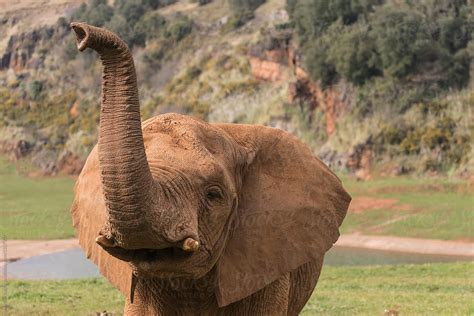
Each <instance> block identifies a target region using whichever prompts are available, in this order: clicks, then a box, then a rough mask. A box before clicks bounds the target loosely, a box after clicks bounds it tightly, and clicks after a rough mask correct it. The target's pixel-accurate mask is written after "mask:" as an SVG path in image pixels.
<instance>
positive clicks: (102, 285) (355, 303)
mask: <svg viewBox="0 0 474 316" xmlns="http://www.w3.org/2000/svg"><path fill="white" fill-rule="evenodd" d="M473 267H474V266H473V265H472V264H470V263H450V264H424V265H394V266H374V267H350V268H349V267H324V269H323V272H322V274H321V277H320V280H319V283H318V286H317V288H316V291H315V292H314V294H313V296H312V297H311V299H310V301H309V302H308V304H307V305H306V307H305V308H304V310H303V312H302V314H301V315H383V314H384V311H385V310H396V311H398V312H399V313H400V315H472V314H473V313H474V294H473V293H474V286H473V272H474V269H473ZM8 306H9V311H10V314H11V315H91V314H95V312H99V311H104V310H107V311H108V312H113V313H120V312H122V309H123V299H122V297H121V295H120V294H119V292H118V291H117V290H115V289H113V288H112V287H111V286H110V285H109V283H108V282H107V281H105V280H104V279H85V280H67V281H15V280H12V281H8Z"/></svg>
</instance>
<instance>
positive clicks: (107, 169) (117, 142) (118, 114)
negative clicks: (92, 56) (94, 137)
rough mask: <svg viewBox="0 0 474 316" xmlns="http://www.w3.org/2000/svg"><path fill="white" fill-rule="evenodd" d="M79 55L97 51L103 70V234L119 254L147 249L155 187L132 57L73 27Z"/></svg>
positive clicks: (104, 34)
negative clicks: (106, 220)
mask: <svg viewBox="0 0 474 316" xmlns="http://www.w3.org/2000/svg"><path fill="white" fill-rule="evenodd" d="M71 26H72V27H73V29H74V31H75V32H76V36H77V46H78V48H79V50H81V51H82V50H84V49H86V48H92V49H94V50H95V51H97V52H98V53H99V55H100V58H101V60H102V64H103V66H104V70H103V77H102V104H101V112H100V129H99V163H100V170H101V179H102V184H103V191H104V195H105V201H106V206H107V211H108V216H109V223H108V224H107V225H106V227H104V229H103V231H102V232H101V233H102V234H103V235H105V236H106V237H107V238H109V239H111V240H113V241H114V242H115V244H117V245H118V246H121V247H123V248H128V249H136V248H145V247H150V243H153V240H152V237H151V236H153V235H155V234H153V232H152V231H151V226H150V225H149V224H148V223H147V220H146V218H147V215H146V214H147V212H148V211H149V210H150V208H151V207H152V206H153V205H156V203H155V202H156V201H153V198H154V196H155V195H154V194H153V191H154V190H155V189H154V187H153V186H154V181H153V177H152V175H151V172H150V169H149V166H148V162H147V158H146V154H145V147H144V143H143V135H142V129H141V120H140V105H139V101H138V89H137V80H136V74H135V66H134V63H133V58H132V55H131V53H130V51H129V49H128V47H127V45H126V44H125V43H124V42H123V41H122V40H121V39H120V38H119V37H118V36H116V35H115V34H113V33H111V32H109V31H107V30H105V29H101V28H97V27H93V26H90V25H87V24H83V23H72V24H71Z"/></svg>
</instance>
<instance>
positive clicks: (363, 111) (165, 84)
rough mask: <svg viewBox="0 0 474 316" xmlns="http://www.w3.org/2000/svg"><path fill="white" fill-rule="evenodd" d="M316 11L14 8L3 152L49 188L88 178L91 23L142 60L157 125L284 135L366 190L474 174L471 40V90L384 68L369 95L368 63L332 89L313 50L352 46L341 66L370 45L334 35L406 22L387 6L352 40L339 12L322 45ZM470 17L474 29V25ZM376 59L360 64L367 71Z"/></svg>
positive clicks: (209, 5) (97, 72) (146, 4)
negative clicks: (80, 36) (382, 176)
mask: <svg viewBox="0 0 474 316" xmlns="http://www.w3.org/2000/svg"><path fill="white" fill-rule="evenodd" d="M323 2H324V1H323ZM348 2H350V1H348ZM461 2H462V1H461ZM305 3H306V2H304V3H300V4H298V1H296V2H295V1H291V2H290V1H289V2H288V3H285V2H284V1H283V0H269V1H266V2H263V3H262V1H255V0H254V1H248V0H247V1H242V0H231V1H227V0H214V1H207V0H199V1H198V2H193V1H176V2H175V1H174V0H158V1H156V0H133V1H132V0H131V1H123V0H115V1H105V0H91V1H88V2H84V3H83V1H79V0H44V1H41V4H40V2H39V1H22V2H21V5H11V4H7V2H6V1H1V0H0V12H2V13H1V16H0V111H1V112H0V113H1V116H0V149H1V151H3V152H5V153H7V154H8V155H9V156H10V157H11V158H12V159H28V160H30V161H31V162H32V163H33V164H34V165H36V166H37V167H38V168H40V169H41V170H42V171H43V172H44V173H46V174H54V173H58V172H64V173H69V174H77V173H78V172H79V171H80V169H81V167H82V165H83V163H84V160H85V158H86V157H87V155H88V152H89V151H90V150H91V148H92V146H93V145H94V144H95V142H96V138H97V125H98V111H99V102H100V78H101V69H100V63H99V61H98V58H97V56H95V55H94V53H92V52H87V53H83V54H78V52H77V50H76V48H75V45H74V39H73V35H72V34H71V31H70V29H69V26H68V24H69V22H70V21H72V20H79V21H85V22H88V23H91V24H94V25H98V26H103V27H106V28H109V29H112V30H114V31H115V32H117V33H118V34H120V35H121V37H122V38H124V39H125V40H126V41H127V43H128V44H129V46H130V47H132V50H133V54H134V57H135V62H136V68H137V73H138V79H139V85H140V91H139V92H140V97H141V106H142V114H143V117H144V118H148V117H150V116H152V115H155V114H159V113H164V112H169V111H174V112H181V113H188V114H191V115H195V116H198V117H200V118H202V119H205V120H208V121H210V122H238V123H256V124H266V125H270V126H274V127H278V128H282V129H285V130H288V131H289V132H291V133H294V134H295V135H297V136H298V137H300V138H301V139H302V140H303V141H304V142H306V143H307V144H308V145H309V146H310V147H311V148H312V149H313V150H314V152H315V154H317V155H319V156H320V157H321V158H322V159H323V160H325V162H326V163H328V164H330V165H331V166H332V167H333V168H335V169H339V170H343V171H349V172H353V173H355V174H357V175H358V176H359V177H361V178H366V177H368V176H369V175H370V173H371V172H378V171H377V170H383V171H384V172H385V173H393V174H400V173H408V172H417V173H421V172H451V173H453V172H454V173H455V174H459V175H466V174H469V173H472V172H473V170H474V158H473V156H474V154H473V153H474V152H473V150H474V149H473V147H474V146H472V140H473V139H474V137H473V130H474V128H473V121H474V120H473V108H474V95H473V93H472V91H473V84H472V80H470V78H471V77H472V73H473V72H472V63H471V62H470V61H471V59H472V47H473V45H472V43H471V44H469V43H470V41H471V40H470V39H471V37H469V40H468V44H469V45H470V46H469V45H468V44H466V47H468V48H470V49H471V50H468V49H467V48H466V52H467V53H465V54H464V55H462V56H463V57H462V58H464V59H463V63H458V64H453V65H452V66H453V67H460V68H462V69H461V70H460V73H463V74H465V73H467V79H466V78H464V77H463V78H464V79H462V80H464V81H462V84H459V85H455V86H449V87H447V88H443V87H441V88H436V89H435V88H433V86H429V87H430V88H429V89H425V90H423V91H422V90H421V88H420V87H421V85H419V84H417V83H419V82H422V83H425V82H427V80H428V79H429V78H431V77H434V76H439V73H438V72H435V71H434V70H433V71H432V72H418V73H410V79H409V80H407V79H406V77H403V78H395V79H394V76H393V74H392V72H390V71H392V70H393V69H392V68H393V67H392V65H389V66H390V67H392V68H383V67H384V66H383V65H384V64H383V63H382V64H381V65H382V66H377V67H378V68H374V69H375V70H374V69H372V68H371V69H372V70H374V71H373V74H374V75H370V76H367V78H365V77H364V82H363V83H360V82H358V81H357V80H359V79H360V78H362V77H361V76H355V77H354V76H352V75H353V74H354V73H357V72H354V71H352V72H351V69H353V68H354V67H352V68H351V67H350V66H351V65H358V62H357V58H356V59H354V58H355V57H357V55H356V56H355V57H350V58H349V64H347V63H346V64H345V63H344V60H345V59H344V58H342V57H341V59H338V60H336V61H334V63H335V64H336V65H337V67H336V66H334V69H335V70H334V74H336V75H334V76H332V77H331V80H327V79H328V78H326V77H324V76H323V77H322V76H320V75H321V73H323V74H327V73H328V71H327V69H329V68H330V66H331V60H332V59H330V58H328V59H325V60H323V61H322V65H325V67H326V68H324V67H322V66H321V64H318V63H315V62H314V60H315V57H317V56H322V53H321V51H313V50H312V49H313V48H311V47H309V46H308V45H307V43H320V45H321V46H318V47H324V45H327V43H328V41H329V42H331V43H336V44H337V43H339V40H340V41H341V42H342V44H344V45H346V46H344V45H342V44H341V45H342V46H341V47H340V49H338V50H337V52H340V51H344V52H346V51H348V50H347V49H346V48H347V45H349V46H350V47H355V46H354V45H355V43H359V42H360V38H358V37H355V38H352V39H351V38H350V37H349V38H348V37H343V36H341V37H339V36H333V35H331V34H337V32H341V31H344V32H345V31H347V30H348V29H344V28H345V27H350V28H351V30H352V28H355V26H354V25H357V27H358V28H362V27H370V23H372V22H370V21H372V20H371V19H373V20H374V21H376V20H377V19H376V15H377V14H378V13H377V12H379V10H382V9H383V10H385V11H387V10H392V9H390V8H389V9H387V8H386V7H387V5H385V4H384V1H378V2H377V3H374V4H373V5H372V6H371V7H370V8H369V9H364V10H368V11H361V12H358V13H357V14H356V16H359V17H361V16H364V19H362V18H359V20H358V21H355V22H351V23H352V24H351V25H350V26H347V25H345V24H344V23H345V22H344V21H345V20H344V16H341V17H338V15H337V14H338V13H337V12H338V11H337V10H336V11H335V12H336V13H335V18H333V19H332V20H331V21H329V22H328V23H326V24H327V25H329V26H331V25H334V26H331V27H329V28H327V27H326V28H325V29H321V33H320V34H319V35H318V34H316V33H314V34H312V35H311V36H313V38H310V37H308V34H307V33H305V31H302V30H303V29H304V30H306V29H307V26H304V25H302V23H300V22H299V21H302V20H301V19H300V18H302V17H304V16H303V15H304V14H303V15H302V13H301V12H305V11H304V10H302V11H301V9H298V8H300V7H303V8H304V6H305V5H306V4H305ZM310 9H311V10H307V11H308V12H313V13H314V12H318V11H317V8H316V9H315V8H310ZM326 9H327V10H329V9H328V8H326ZM326 9H325V10H326ZM398 9H400V8H398ZM299 10H300V11H299ZM315 10H316V11H315ZM330 10H335V9H334V8H330ZM463 10H467V9H463ZM288 12H289V13H290V14H288ZM328 12H330V11H328ZM331 12H332V11H331ZM381 12H382V11H381ZM314 14H316V13H314ZM453 14H454V13H453ZM463 14H466V16H467V18H466V19H472V11H469V12H467V13H463ZM372 17H374V18H372ZM309 20H310V19H309V18H307V17H306V18H305V21H309ZM362 20H363V21H362ZM318 21H319V20H318ZM377 21H378V20H377ZM472 21H474V19H473V20H468V22H469V23H472ZM468 22H465V23H467V24H466V25H468V26H469V25H470V26H469V27H471V26H472V24H469V23H468ZM363 23H365V24H363ZM374 23H376V22H374ZM377 23H378V22H377ZM456 23H457V22H456ZM459 23H464V22H459ZM359 24H360V25H359ZM367 25H368V26H367ZM374 25H375V24H374ZM463 25H464V24H463ZM316 26H317V24H316ZM305 27H306V28H305ZM463 27H464V26H463ZM467 30H468V31H467V32H471V31H472V29H470V28H468V29H467ZM326 32H329V33H326ZM331 32H332V33H331ZM328 34H329V35H328ZM340 34H343V33H340ZM470 34H471V33H469V36H471V35H470ZM331 36H333V37H331ZM351 41H352V42H351ZM374 41H376V39H374ZM369 43H371V42H370V41H369ZM463 45H464V44H463ZM463 47H464V46H463ZM329 48H330V47H328V49H329ZM333 49H336V48H333ZM463 49H464V48H463ZM374 51H376V52H377V54H378V53H379V52H378V50H377V49H374ZM365 54H366V52H365V51H362V52H361V53H360V56H359V57H360V58H361V59H362V60H365V59H366V57H367V56H366V55H365ZM470 54H471V55H470ZM333 55H334V56H337V54H333ZM349 56H352V55H351V54H349ZM453 56H454V55H453ZM360 58H359V59H360ZM459 58H461V57H459ZM316 59H317V58H316ZM318 60H319V59H318ZM341 60H342V61H341ZM359 63H360V62H359ZM318 65H319V66H318ZM327 65H329V66H327ZM364 65H365V64H364ZM377 65H378V64H377ZM433 65H435V63H432V64H431V65H423V67H425V68H424V69H431V68H428V67H433ZM347 67H349V68H347ZM374 67H375V66H374ZM387 67H388V66H387ZM466 67H467V68H466ZM469 67H471V69H470V68H469ZM336 68H337V69H336ZM318 69H319V70H322V72H321V71H319V72H318ZM358 69H359V68H357V67H356V68H355V70H358ZM433 69H434V68H433ZM465 69H467V72H466V71H464V72H463V70H465ZM346 70H347V71H346ZM338 71H339V73H338ZM346 73H347V74H349V75H346ZM456 73H457V72H456ZM364 74H365V73H364ZM430 75H431V77H430ZM351 78H356V79H357V80H352V79H351ZM456 78H457V77H456ZM427 87H428V86H427ZM420 91H422V92H420ZM427 91H433V92H435V93H432V94H431V95H429V93H428V92H427ZM418 92H420V93H418ZM417 93H418V94H417ZM420 95H421V96H420ZM369 103H370V105H371V106H370V107H369V106H368V104H369ZM380 104H383V106H380ZM374 105H376V106H374Z"/></svg>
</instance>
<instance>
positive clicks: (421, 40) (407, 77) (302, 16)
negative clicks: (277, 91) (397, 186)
mask: <svg viewBox="0 0 474 316" xmlns="http://www.w3.org/2000/svg"><path fill="white" fill-rule="evenodd" d="M287 10H288V13H289V15H290V17H291V19H292V23H293V25H294V28H295V31H296V32H297V34H298V39H299V43H300V47H301V50H302V54H303V58H304V61H305V62H304V63H305V65H306V69H307V70H308V72H309V74H310V76H311V78H312V79H313V80H315V81H318V82H320V83H321V85H322V86H324V87H330V86H332V85H335V84H336V83H338V82H340V81H344V82H349V83H350V84H351V85H353V86H354V87H355V90H354V91H355V93H354V94H355V96H354V99H355V103H354V107H353V108H351V109H350V113H349V114H348V115H347V116H346V118H345V119H344V120H342V122H341V123H340V125H344V124H346V123H348V122H350V127H349V128H350V131H347V129H346V128H344V127H342V128H340V129H338V132H337V133H336V135H334V136H333V138H332V141H330V146H329V147H331V148H332V149H333V150H335V151H344V150H347V148H348V147H353V146H354V145H356V144H355V143H351V142H353V141H356V142H363V143H366V144H367V145H370V146H372V147H373V149H374V151H375V154H376V155H377V156H378V158H385V159H386V160H387V159H398V160H399V163H400V164H404V165H406V169H407V171H413V170H418V171H441V170H444V171H447V170H449V169H452V168H454V169H455V168H457V167H459V166H464V168H468V167H466V166H467V165H469V164H471V168H472V164H473V162H472V159H473V158H472V157H473V148H472V143H473V141H474V138H473V132H474V125H473V123H472V121H473V116H472V115H473V114H472V111H473V109H474V95H473V93H472V85H471V86H470V87H469V86H468V85H469V82H470V77H471V76H472V75H473V73H472V66H471V64H472V63H471V60H472V58H473V57H474V41H473V34H474V7H473V6H472V5H469V4H468V1H466V0H449V1H436V0H426V1H384V0H368V1H359V0H338V1H327V0H288V1H287ZM462 89H465V91H460V90H462ZM348 132H351V133H352V135H354V134H356V135H357V134H360V133H363V134H364V135H361V136H360V137H352V139H350V138H348V137H347V133H348ZM345 133H346V134H345Z"/></svg>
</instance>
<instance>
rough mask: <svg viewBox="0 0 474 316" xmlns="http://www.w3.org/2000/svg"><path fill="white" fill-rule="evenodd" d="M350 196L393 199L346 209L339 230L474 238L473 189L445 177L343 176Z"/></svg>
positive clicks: (437, 237)
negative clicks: (355, 209)
mask: <svg viewBox="0 0 474 316" xmlns="http://www.w3.org/2000/svg"><path fill="white" fill-rule="evenodd" d="M343 182H344V185H345V187H346V189H347V190H348V191H349V192H350V193H351V195H352V197H353V198H355V199H357V198H358V197H370V198H375V199H395V200H397V203H396V204H395V205H394V206H391V207H390V208H381V209H374V210H367V211H365V212H361V213H348V215H347V217H346V219H345V221H344V224H343V225H342V232H343V233H351V232H361V233H364V234H377V235H392V236H405V237H417V238H433V239H445V240H460V239H462V240H465V241H466V240H469V241H474V229H473V223H474V194H473V193H474V189H473V187H472V186H469V184H468V183H467V181H462V180H455V179H447V178H434V179H429V178H409V177H397V178H380V179H373V180H370V181H366V182H356V181H354V180H351V179H348V178H343Z"/></svg>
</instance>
